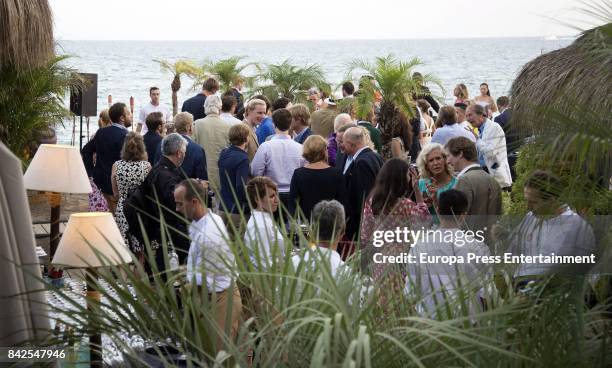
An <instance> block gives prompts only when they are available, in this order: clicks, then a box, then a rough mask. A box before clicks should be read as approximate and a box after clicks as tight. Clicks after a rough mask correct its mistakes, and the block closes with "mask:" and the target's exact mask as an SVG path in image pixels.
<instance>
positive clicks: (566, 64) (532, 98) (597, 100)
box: [512, 23, 612, 133]
mask: <svg viewBox="0 0 612 368" xmlns="http://www.w3.org/2000/svg"><path fill="white" fill-rule="evenodd" d="M512 106H513V117H512V119H513V122H515V123H516V124H517V125H518V128H519V129H520V130H521V131H523V132H524V133H527V132H525V129H531V128H537V126H538V125H540V126H541V124H544V123H545V122H543V121H541V120H542V119H541V116H540V119H538V115H539V110H538V109H540V108H543V107H546V108H552V109H555V110H556V111H558V112H560V113H564V114H567V116H572V115H575V114H576V111H577V110H576V109H575V107H576V106H581V107H583V108H589V109H593V110H595V111H611V110H612V23H608V24H607V25H604V26H602V27H598V28H595V29H592V30H589V31H586V32H584V33H583V34H582V35H581V36H580V37H579V38H578V39H577V40H576V41H574V42H573V43H572V44H571V45H569V46H568V47H565V48H563V49H559V50H555V51H552V52H549V53H547V54H544V55H541V56H539V57H537V58H535V59H534V60H532V61H530V62H529V63H527V64H525V66H524V67H523V69H522V70H521V72H520V73H519V75H518V77H517V78H516V80H515V81H514V83H513V84H512ZM573 117H576V116H573Z"/></svg>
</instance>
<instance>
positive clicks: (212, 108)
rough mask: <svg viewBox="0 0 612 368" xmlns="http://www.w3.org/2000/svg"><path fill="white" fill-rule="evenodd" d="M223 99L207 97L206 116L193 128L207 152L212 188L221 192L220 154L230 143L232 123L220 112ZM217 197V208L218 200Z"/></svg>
mask: <svg viewBox="0 0 612 368" xmlns="http://www.w3.org/2000/svg"><path fill="white" fill-rule="evenodd" d="M221 105H222V104H221V99H220V98H219V96H216V95H212V96H208V97H207V98H206V102H205V103H204V111H205V112H206V117H205V118H204V119H199V120H196V122H195V129H194V130H193V139H194V141H195V142H196V143H197V144H199V145H200V146H202V147H203V148H204V151H205V152H206V167H207V168H208V179H209V181H210V188H211V189H212V190H213V191H214V192H216V193H217V194H219V191H220V188H221V183H220V180H219V164H218V162H219V155H220V154H221V151H222V150H223V149H225V148H227V147H228V146H229V145H230V142H229V130H230V128H231V125H229V124H227V123H226V122H225V121H223V119H221V117H220V116H219V113H220V111H221ZM216 198H219V195H217V196H216V197H215V203H213V208H215V206H216V204H218V202H217V201H216Z"/></svg>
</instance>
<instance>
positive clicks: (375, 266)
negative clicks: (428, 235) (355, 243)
mask: <svg viewBox="0 0 612 368" xmlns="http://www.w3.org/2000/svg"><path fill="white" fill-rule="evenodd" d="M417 182H418V174H417V172H416V170H415V169H414V168H411V167H410V166H409V164H408V163H407V162H406V161H405V160H401V159H397V158H393V159H390V160H389V161H387V162H386V163H385V164H384V165H383V167H382V168H381V169H380V172H379V173H378V176H377V177H376V183H375V184H374V188H373V189H372V191H371V193H370V197H369V198H368V200H367V201H366V203H365V206H364V209H363V217H362V222H361V243H360V247H361V252H362V256H361V262H362V263H361V266H362V270H363V271H364V272H366V273H370V274H371V276H372V278H373V279H374V281H375V282H377V283H384V286H382V285H381V290H387V291H390V292H392V293H395V292H401V288H402V287H403V284H404V281H403V280H404V273H405V267H404V266H402V265H400V264H392V263H389V262H382V263H376V262H374V261H373V257H374V255H375V253H382V255H383V256H401V255H402V254H404V253H405V254H407V253H408V250H409V248H410V244H411V242H412V239H401V240H402V241H400V242H398V241H396V240H398V239H394V240H393V241H392V242H386V243H385V244H383V245H382V246H380V245H378V246H375V244H374V241H373V240H374V237H378V236H377V234H380V232H381V231H393V232H395V231H396V229H398V228H399V229H400V230H401V231H403V230H404V229H406V230H408V231H409V230H413V229H414V230H419V229H421V228H423V227H425V228H426V227H428V226H429V225H430V223H431V215H430V213H429V211H428V209H427V205H426V204H425V203H424V202H423V196H422V195H421V193H420V192H419V191H418V190H416V186H417ZM413 194H414V195H415V198H416V203H415V202H414V201H413V200H411V199H410V198H411V197H412V195H413ZM386 299H387V298H386V297H385V296H384V295H381V296H380V301H381V304H386V302H385V300H386Z"/></svg>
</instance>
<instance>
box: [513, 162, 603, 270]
mask: <svg viewBox="0 0 612 368" xmlns="http://www.w3.org/2000/svg"><path fill="white" fill-rule="evenodd" d="M561 190H562V183H561V180H560V179H559V178H558V177H556V176H554V175H553V174H551V173H549V172H546V171H535V172H534V173H533V174H531V175H530V176H529V177H528V178H527V181H526V182H525V188H524V190H523V193H524V196H525V201H526V202H527V209H528V210H529V212H528V213H527V214H526V215H525V217H524V218H523V220H522V221H521V223H520V225H518V227H517V228H516V230H515V231H514V232H513V234H512V236H511V238H510V241H511V242H510V250H511V251H512V253H513V254H514V255H525V256H538V255H540V254H541V255H543V256H551V255H553V254H554V255H555V256H590V255H591V254H594V253H595V250H596V247H595V236H594V234H593V229H592V228H591V226H590V225H589V224H588V223H587V222H586V221H584V219H582V217H580V216H579V215H578V214H577V213H576V212H574V211H572V210H571V209H570V208H569V206H568V205H566V204H564V203H563V202H561V201H560V199H559V196H560V193H561ZM536 260H537V259H536ZM592 266H593V265H589V264H579V265H572V264H559V263H545V262H539V261H536V262H530V263H522V264H520V265H519V266H518V269H517V270H516V271H515V276H517V277H525V276H538V275H543V274H551V273H555V272H559V271H571V273H577V272H581V271H584V270H587V269H588V268H589V267H592Z"/></svg>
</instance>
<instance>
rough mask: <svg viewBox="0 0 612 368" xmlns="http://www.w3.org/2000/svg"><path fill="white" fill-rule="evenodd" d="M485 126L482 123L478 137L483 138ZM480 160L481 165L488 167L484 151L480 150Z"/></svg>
mask: <svg viewBox="0 0 612 368" xmlns="http://www.w3.org/2000/svg"><path fill="white" fill-rule="evenodd" d="M485 123H486V121H485ZM484 128H485V124H482V125H481V126H480V127H479V128H478V137H479V138H481V139H482V133H483V132H484ZM478 162H479V163H480V166H481V167H487V164H486V163H485V159H484V155H483V154H482V152H480V150H479V151H478Z"/></svg>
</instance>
